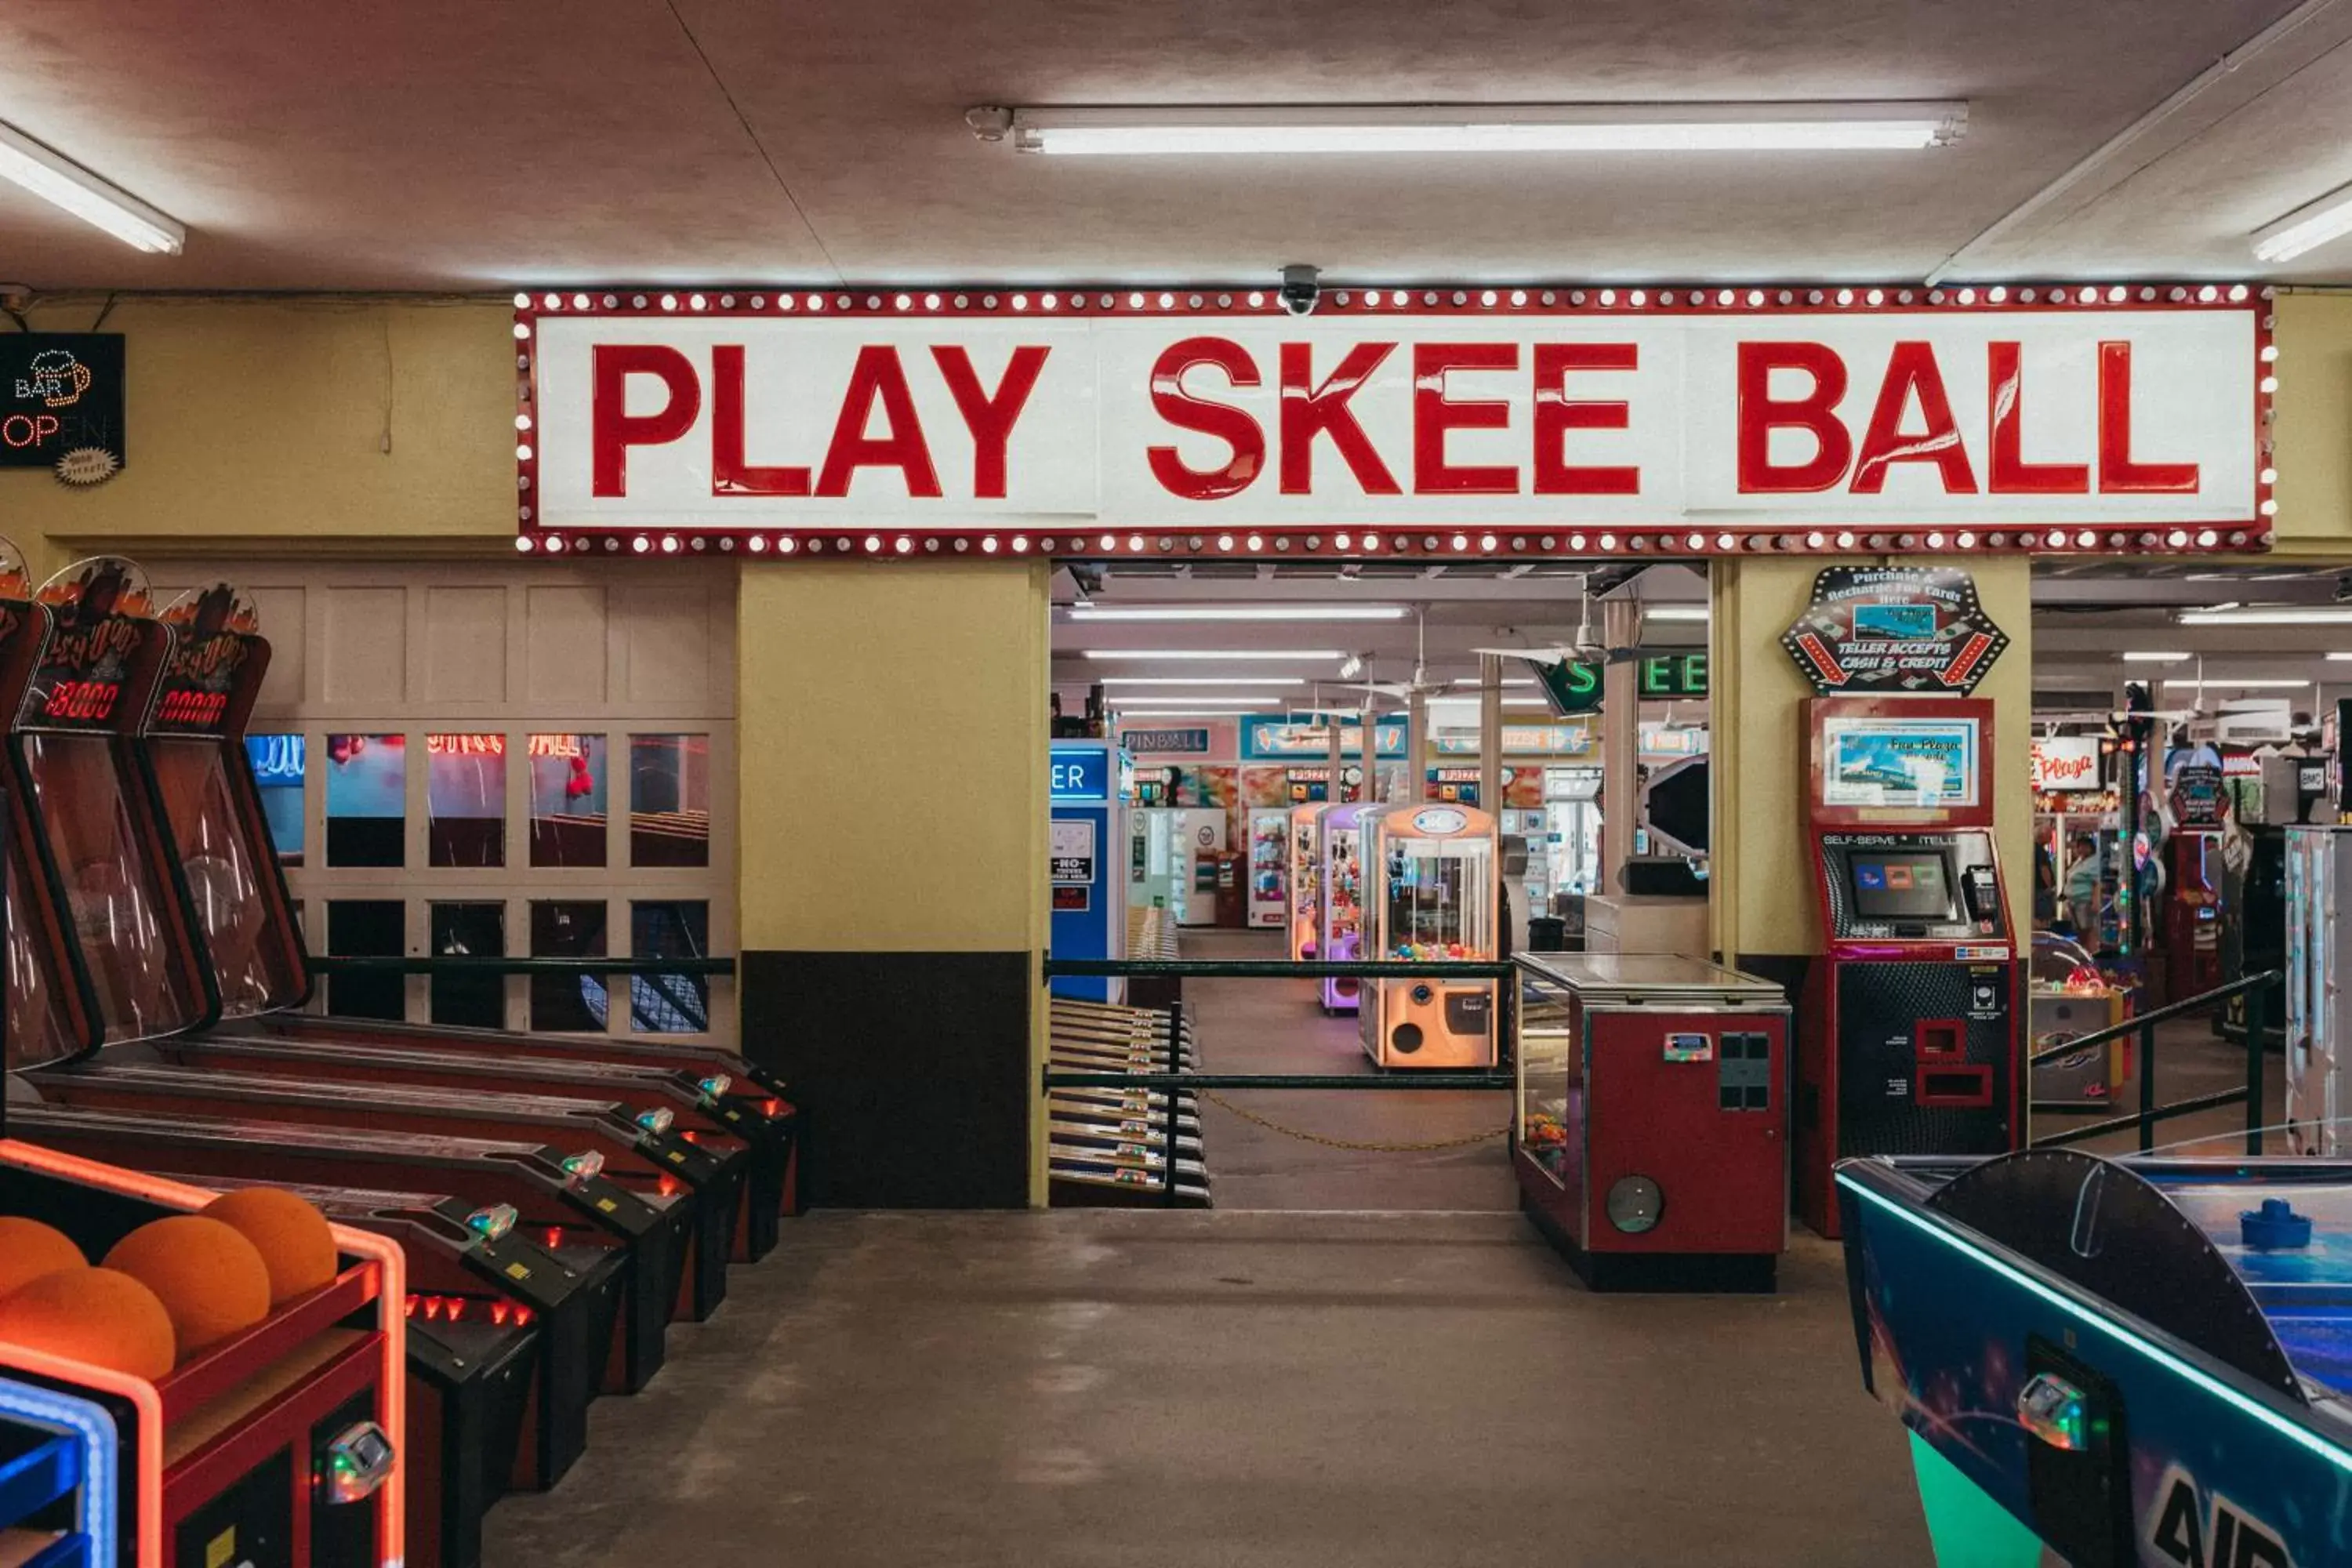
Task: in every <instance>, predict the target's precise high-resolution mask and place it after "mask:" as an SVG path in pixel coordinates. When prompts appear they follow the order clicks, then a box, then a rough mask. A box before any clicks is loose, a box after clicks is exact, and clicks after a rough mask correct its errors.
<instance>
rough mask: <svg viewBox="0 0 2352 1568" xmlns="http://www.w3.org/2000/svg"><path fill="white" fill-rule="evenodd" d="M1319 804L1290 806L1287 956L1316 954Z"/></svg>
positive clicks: (1319, 886) (1320, 851)
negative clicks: (1288, 948) (1288, 943)
mask: <svg viewBox="0 0 2352 1568" xmlns="http://www.w3.org/2000/svg"><path fill="white" fill-rule="evenodd" d="M1322 815H1323V808H1322V807H1321V806H1319V805H1294V806H1292V807H1291V808H1290V828H1289V831H1290V958H1291V962H1292V963H1299V962H1301V961H1303V960H1306V959H1309V958H1312V957H1314V956H1315V954H1316V952H1317V946H1316V927H1317V924H1318V921H1319V918H1320V916H1321V914H1322V910H1323V837H1322V834H1321V832H1320V830H1319V828H1318V821H1319V819H1320V818H1321V816H1322Z"/></svg>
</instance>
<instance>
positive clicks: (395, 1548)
mask: <svg viewBox="0 0 2352 1568" xmlns="http://www.w3.org/2000/svg"><path fill="white" fill-rule="evenodd" d="M0 1162H5V1163H9V1164H13V1165H21V1166H23V1167H24V1168H25V1169H26V1170H28V1171H40V1172H43V1173H47V1174H48V1175H52V1176H58V1177H60V1178H62V1179H64V1180H66V1181H70V1182H79V1183H82V1184H85V1185H88V1186H93V1187H100V1188H103V1189H104V1190H106V1191H108V1192H111V1193H126V1194H130V1195H131V1196H133V1197H142V1198H146V1199H148V1200H149V1201H151V1202H153V1203H159V1204H163V1205H166V1206H168V1207H171V1208H176V1209H189V1210H194V1209H200V1208H202V1207H204V1206H205V1205H206V1204H208V1203H210V1202H212V1201H213V1200H214V1199H215V1198H216V1197H218V1196H219V1195H220V1194H218V1193H215V1192H213V1191H211V1190H210V1189H208V1188H205V1187H192V1186H189V1185H188V1184H185V1183H184V1182H169V1181H165V1180H163V1178H162V1177H160V1176H151V1175H147V1174H145V1173H142V1172H138V1171H126V1170H124V1169H123V1168H122V1167H121V1166H120V1165H102V1164H100V1163H98V1162H97V1161H95V1160H85V1159H81V1158H79V1156H77V1155H73V1154H60V1153H58V1152H57V1151H56V1150H54V1149H43V1148H39V1147H37V1146H36V1145H34V1144H31V1143H26V1142H20V1141H18V1140H16V1139H14V1138H0ZM330 1228H331V1230H332V1231H333V1233H334V1237H335V1245H336V1246H337V1247H341V1248H342V1249H343V1250H344V1251H345V1252H348V1253H351V1254H352V1255H354V1256H356V1257H360V1258H367V1259H369V1260H371V1261H372V1262H373V1263H374V1264H375V1265H376V1268H377V1269H378V1271H379V1273H380V1275H381V1284H380V1286H379V1288H378V1291H377V1295H376V1313H375V1315H376V1323H377V1325H378V1328H379V1330H380V1331H381V1332H382V1333H383V1367H382V1369H381V1373H380V1377H381V1381H380V1383H379V1384H378V1386H377V1391H376V1399H377V1403H378V1405H379V1406H380V1407H381V1408H382V1409H383V1427H384V1430H385V1431H386V1432H388V1433H390V1434H391V1436H392V1444H393V1469H392V1475H391V1476H390V1477H389V1478H388V1479H386V1480H385V1481H384V1483H383V1487H382V1488H381V1489H378V1491H377V1493H376V1496H377V1497H378V1498H379V1499H380V1500H382V1507H381V1509H380V1510H379V1513H378V1521H379V1522H378V1529H377V1535H376V1540H377V1542H378V1543H379V1546H380V1557H381V1562H382V1568H402V1564H403V1562H404V1557H405V1555H406V1552H407V1546H408V1514H407V1494H408V1475H407V1465H406V1462H405V1461H404V1459H403V1458H401V1445H402V1444H403V1443H404V1442H406V1441H407V1438H408V1321H407V1319H406V1317H405V1316H404V1314H403V1313H402V1312H401V1311H400V1310H398V1304H399V1303H401V1302H403V1301H404V1300H407V1297H408V1260H407V1258H406V1257H405V1255H404V1254H403V1253H402V1252H401V1250H400V1248H399V1247H398V1246H397V1245H395V1244H394V1243H393V1242H389V1241H386V1240H384V1239H383V1237H377V1236H371V1235H369V1234H368V1233H367V1232H365V1231H362V1230H352V1229H350V1228H348V1227H346V1226H340V1225H338V1226H331V1227H330ZM0 1358H5V1361H7V1362H9V1363H14V1364H16V1365H17V1366H20V1367H22V1368H23V1369H24V1370H26V1371H27V1372H37V1373H42V1374H43V1375H44V1376H48V1377H55V1378H59V1379H62V1380H63V1381H65V1382H68V1383H78V1384H82V1385H83V1386H84V1387H88V1388H97V1389H102V1390H104V1391H105V1392H107V1393H109V1394H121V1396H122V1397H123V1398H126V1399H128V1400H130V1401H131V1403H132V1404H133V1405H136V1406H137V1407H138V1410H139V1425H140V1432H139V1438H140V1441H139V1504H140V1506H139V1519H138V1530H139V1557H138V1563H139V1568H161V1564H162V1563H163V1401H162V1399H160V1398H159V1397H158V1396H157V1395H156V1393H155V1387H154V1384H150V1383H145V1382H142V1381H141V1380H140V1379H138V1378H131V1377H124V1376H123V1375H122V1374H121V1373H112V1372H108V1371H106V1370H104V1369H103V1368H100V1367H94V1366H88V1365H85V1364H84V1363H80V1362H70V1361H61V1360H58V1359H57V1358H56V1357H53V1356H46V1355H42V1354H40V1353H39V1352H35V1351H25V1350H19V1349H17V1348H16V1347H15V1346H8V1347H5V1350H0Z"/></svg>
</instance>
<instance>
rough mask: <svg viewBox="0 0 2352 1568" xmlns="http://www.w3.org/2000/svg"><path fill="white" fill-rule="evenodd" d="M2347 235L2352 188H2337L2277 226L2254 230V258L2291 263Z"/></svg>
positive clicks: (2351, 225)
mask: <svg viewBox="0 0 2352 1568" xmlns="http://www.w3.org/2000/svg"><path fill="white" fill-rule="evenodd" d="M2347 234H2352V185H2338V186H2337V187H2336V189H2334V190H2332V191H2330V192H2328V193H2327V194H2326V195H2324V196H2322V197H2320V198H2319V199H2318V200H2317V201H2315V202H2312V203H2309V204H2307V205H2304V206H2299V207H2297V208H2295V209H2294V211H2293V212H2291V213H2289V214H2287V215H2286V216H2284V217H2283V218H2281V219H2279V220H2278V221H2277V222H2276V223H2272V224H2265V225H2263V226H2262V227H2261V228H2258V229H2256V230H2254V259H2255V260H2257V261H2292V260H2294V258H2296V257H2298V256H2301V255H2302V254H2303V253H2304V252H2305V251H2306V250H2316V249H2317V248H2319V247H2321V246H2323V245H2326V243H2327V242H2328V241H2329V240H2331V239H2338V238H2341V237H2343V236H2345V235H2347Z"/></svg>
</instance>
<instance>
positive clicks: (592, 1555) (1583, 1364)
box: [485, 1210, 1931, 1568]
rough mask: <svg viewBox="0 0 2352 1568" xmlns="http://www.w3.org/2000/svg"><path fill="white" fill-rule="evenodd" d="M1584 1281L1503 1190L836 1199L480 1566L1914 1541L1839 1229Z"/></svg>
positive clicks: (1494, 1555)
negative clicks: (1384, 1199) (1716, 1290)
mask: <svg viewBox="0 0 2352 1568" xmlns="http://www.w3.org/2000/svg"><path fill="white" fill-rule="evenodd" d="M1783 1279H1784V1284H1785V1288H1784V1290H1783V1293H1782V1294H1780V1296H1777V1297H1769V1298H1757V1297H1714V1298H1672V1297H1597V1296H1593V1295H1591V1294H1589V1293H1587V1292H1586V1291H1584V1290H1583V1289H1581V1288H1580V1286H1579V1285H1578V1284H1577V1283H1576V1281H1575V1279H1574V1278H1573V1277H1572V1276H1571V1275H1570V1273H1569V1272H1568V1270H1567V1269H1566V1268H1565V1267H1564V1266H1562V1265H1561V1264H1560V1263H1559V1260H1558V1258H1555V1257H1554V1256H1553V1254H1552V1253H1551V1252H1550V1251H1549V1249H1548V1248H1547V1247H1544V1246H1543V1245H1542V1244H1541V1243H1539V1242H1538V1240H1537V1239H1536V1238H1535V1237H1534V1235H1533V1234H1532V1233H1531V1232H1530V1231H1529V1230H1528V1228H1527V1226H1525V1225H1524V1223H1522V1222H1521V1221H1520V1220H1518V1219H1517V1217H1515V1216H1512V1215H1462V1214H1452V1215H1438V1214H1421V1215H1339V1214H1315V1215H1306V1214H1290V1215H1277V1214H1247V1213H1236V1212H1229V1211H1216V1212H1211V1213H1205V1214H1203V1213H1192V1214H1159V1213H1134V1212H1119V1211H1108V1210H1063V1211H1055V1212H1052V1213H1043V1214H954V1215H946V1214H887V1215H883V1214H818V1215H810V1216H808V1217H806V1218H803V1219H801V1220H798V1221H795V1222H793V1225H792V1226H790V1227H789V1228H788V1230H787V1232H786V1237H785V1246H784V1247H782V1249H781V1250H780V1251H779V1252H778V1253H777V1254H775V1255H774V1256H773V1257H772V1258H770V1259H769V1260H768V1261H767V1262H765V1263H763V1264H761V1266H760V1267H758V1268H750V1269H741V1270H739V1271H738V1272H737V1274H736V1276H735V1279H734V1280H733V1282H732V1289H731V1294H730V1300H729V1301H728V1304H727V1306H726V1308H725V1310H723V1311H722V1312H721V1313H720V1314H719V1317H718V1319H717V1320H716V1321H713V1322H711V1323H709V1324H706V1325H702V1326H699V1327H684V1326H681V1327H678V1328H674V1329H673V1330H671V1331H670V1332H671V1347H672V1348H671V1357H670V1362H669V1365H668V1367H667V1370H666V1371H665V1372H664V1373H662V1375H661V1376H660V1378H658V1379H657V1380H656V1382H655V1384H654V1385H653V1386H652V1387H651V1388H650V1389H648V1390H647V1391H646V1393H644V1394H639V1395H637V1396H636V1397H635V1398H631V1399H608V1400H604V1401H600V1402H599V1403H598V1404H597V1405H596V1406H595V1409H594V1411H593V1424H592V1440H591V1443H590V1447H589V1452H588V1456H587V1458H585V1459H583V1461H582V1462H581V1464H580V1466H579V1467H578V1468H576V1469H575V1470H574V1471H573V1472H572V1475H571V1476H570V1477H568V1478H567V1479H565V1481H564V1483H563V1484H562V1487H560V1488H559V1489H557V1490H556V1491H554V1492H553V1493H551V1494H548V1495H545V1496H539V1497H516V1498H510V1499H509V1500H507V1501H505V1502H503V1503H501V1504H499V1507H498V1509H497V1510H495V1511H494V1512H493V1514H492V1516H491V1519H490V1521H489V1541H488V1549H487V1553H486V1558H485V1561H486V1563H487V1564H488V1568H645V1565H646V1564H649V1563H669V1564H678V1565H680V1568H684V1565H685V1564H688V1563H691V1564H693V1565H694V1568H773V1565H775V1564H777V1563H806V1564H812V1565H821V1568H921V1565H928V1564H939V1565H941V1568H946V1565H950V1564H952V1565H955V1568H971V1565H974V1564H979V1565H988V1568H994V1565H998V1564H1003V1565H1005V1568H1016V1565H1017V1568H1102V1565H1103V1564H1105V1563H1151V1564H1154V1565H1166V1568H1293V1565H1296V1568H1325V1565H1327V1564H1335V1563H1345V1564H1349V1568H1388V1565H1394V1568H1447V1565H1451V1564H1462V1565H1465V1568H1467V1565H1470V1564H1478V1565H1481V1568H1483V1565H1486V1564H1492V1563H1513V1562H1517V1563H1542V1564H1547V1565H1551V1568H1582V1565H1586V1564H1590V1565H1593V1568H1601V1565H1604V1564H1605V1565H1607V1568H1650V1565H1655V1568H1665V1565H1669V1564H1673V1565H1680V1564H1692V1565H1699V1564H1704V1565H1706V1568H1743V1565H1749V1564H1753V1565H1757V1568H1766V1565H1769V1568H1798V1565H1802V1568H1844V1565H1852V1568H1927V1565H1928V1564H1929V1563H1930V1561H1931V1559H1930V1557H1929V1554H1928V1549H1927V1538H1926V1531H1925V1529H1924V1527H1923V1526H1922V1525H1921V1523H1920V1521H1919V1515H1918V1505H1917V1503H1916V1500H1915V1499H1914V1497H1913V1493H1912V1488H1911V1481H1910V1469H1909V1462H1908V1459H1907V1457H1906V1447H1905V1440H1904V1437H1903V1434H1902V1430H1901V1428H1900V1427H1899V1426H1898V1425H1897V1424H1896V1423H1895V1421H1894V1419H1893V1418H1892V1417H1890V1416H1889V1415H1887V1414H1886V1413H1885V1412H1884V1411H1883V1410H1881V1409H1880V1408H1879V1407H1878V1406H1876V1405H1874V1404H1873V1403H1872V1402H1871V1401H1870V1400H1869V1398H1868V1397H1867V1396H1866V1395H1865V1394H1864V1393H1863V1392H1862V1387H1861V1383H1860V1380H1859V1376H1858V1373H1857V1371H1856V1366H1855V1359H1854V1345H1853V1330H1852V1327H1851V1324H1850V1321H1849V1320H1848V1318H1847V1315H1846V1303H1845V1289H1844V1279H1843V1270H1842V1266H1841V1264H1840V1262H1839V1260H1838V1255H1837V1253H1836V1250H1835V1249H1834V1248H1832V1247H1829V1246H1827V1245H1825V1244H1822V1243H1820V1242H1816V1241H1811V1240H1807V1239H1801V1240H1800V1241H1799V1242H1798V1244H1797V1246H1796V1249H1795V1250H1794V1251H1793V1252H1792V1253H1791V1255H1790V1258H1788V1260H1787V1261H1786V1264H1785V1265H1784V1270H1783Z"/></svg>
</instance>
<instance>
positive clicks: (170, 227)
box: [0, 125, 188, 256]
mask: <svg viewBox="0 0 2352 1568" xmlns="http://www.w3.org/2000/svg"><path fill="white" fill-rule="evenodd" d="M0 180H7V181H10V182H12V183H13V184H19V185H22V186H24V187H25V189H26V190H28V191H30V192H32V193H33V194H34V195H37V196H38V197H40V198H41V199H42V200H43V201H45V202H47V203H49V204H50V205H54V206H59V207H63V208H64V209H65V210H66V211H68V212H69V213H71V214H73V216H76V217H78V218H79V219H81V220H82V221H83V222H84V223H88V224H95V225H96V226H98V227H100V228H102V229H104V230H105V231H106V232H107V233H109V234H110V235H112V236H113V237H115V238H117V239H119V240H121V241H122V242H123V243H124V244H126V245H134V246H137V247H139V248H140V249H142V250H145V251H151V252H153V253H154V254H157V255H160V256H177V255H179V254H180V248H181V247H183V246H184V245H185V244H187V242H188V231H187V230H186V229H185V228H184V227H183V226H181V225H180V224H179V223H177V222H175V221H174V220H173V219H171V218H169V217H166V216H163V214H162V213H159V212H157V211H156V210H155V209H154V208H153V207H151V206H149V205H147V204H146V203H145V202H142V201H141V200H140V199H139V198H138V197H137V196H134V195H131V193H130V192H128V191H126V190H123V189H122V188H121V187H120V186H118V185H113V184H108V183H107V182H106V181H104V180H101V179H100V178H99V177H98V176H97V175H96V174H91V173H90V172H89V170H88V169H85V168H83V167H82V166H81V165H80V164H79V163H75V162H73V161H72V160H71V159H69V158H66V157H63V156H61V155H60V154H58V153H53V152H51V151H50V150H49V149H48V148H47V147H44V146H42V145H41V144H40V143H39V142H36V141H34V140H33V139H32V138H31V137H29V136H27V135H26V134H25V133H24V132H21V131H19V130H17V129H16V127H15V126H13V125H0Z"/></svg>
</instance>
